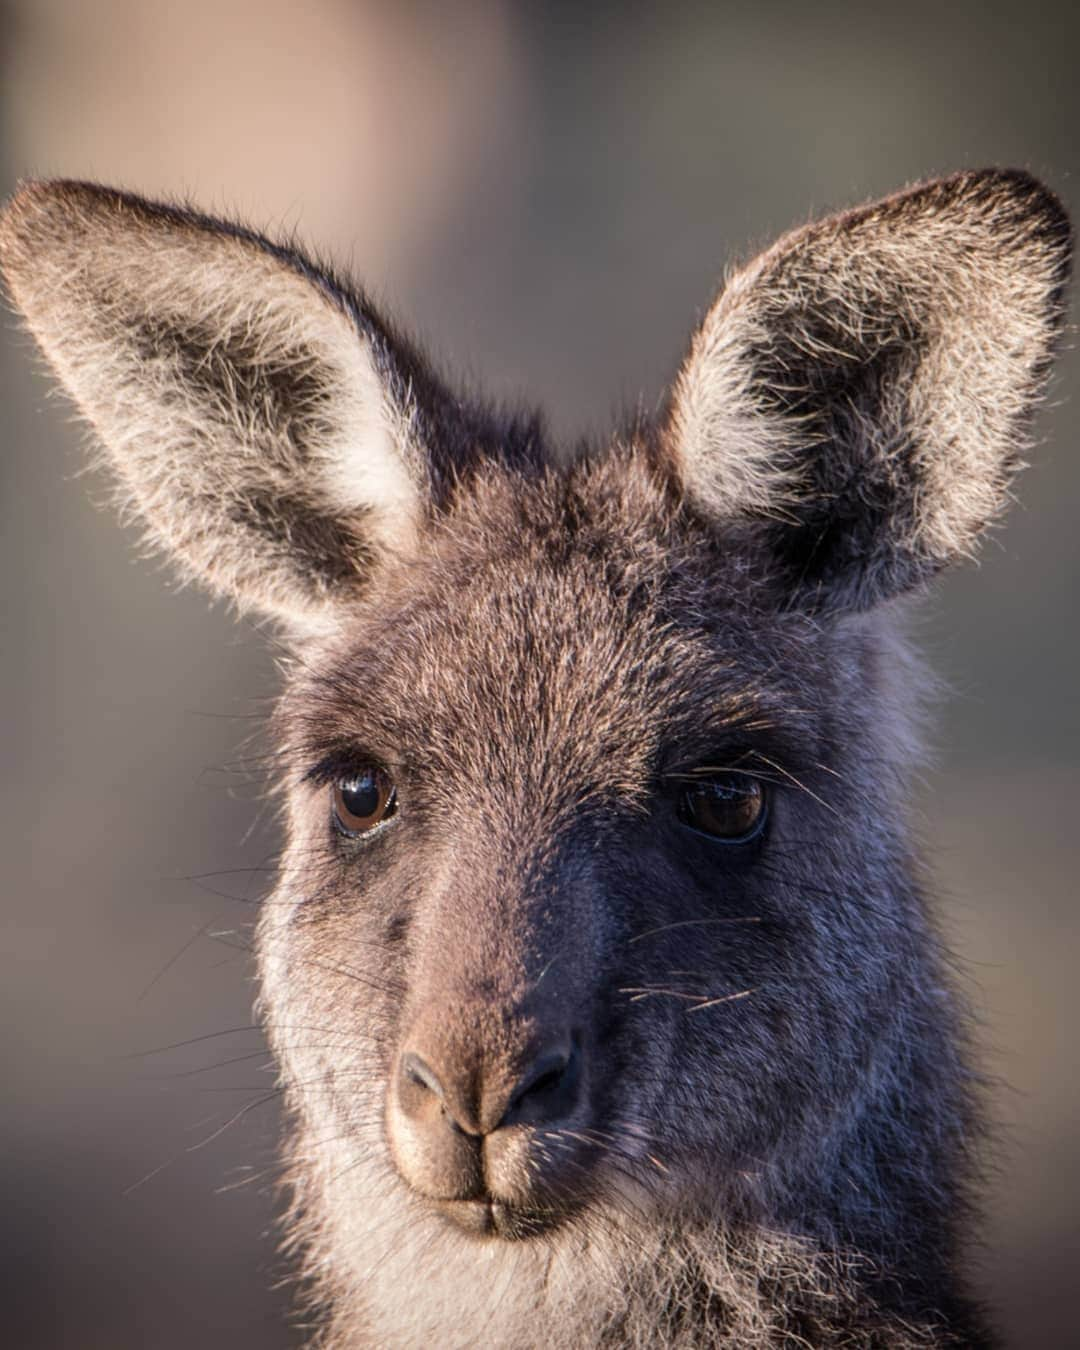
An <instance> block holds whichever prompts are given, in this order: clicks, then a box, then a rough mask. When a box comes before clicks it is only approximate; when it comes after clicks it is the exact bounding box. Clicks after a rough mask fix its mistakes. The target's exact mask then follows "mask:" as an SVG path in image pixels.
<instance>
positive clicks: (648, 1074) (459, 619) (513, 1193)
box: [0, 171, 1069, 1299]
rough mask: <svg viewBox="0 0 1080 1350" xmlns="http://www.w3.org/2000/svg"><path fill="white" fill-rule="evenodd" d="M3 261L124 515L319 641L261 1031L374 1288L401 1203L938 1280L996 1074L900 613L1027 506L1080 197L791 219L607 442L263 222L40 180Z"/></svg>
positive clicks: (340, 1259) (306, 1167)
mask: <svg viewBox="0 0 1080 1350" xmlns="http://www.w3.org/2000/svg"><path fill="white" fill-rule="evenodd" d="M0 250H2V253H0V256H2V260H3V267H4V270H5V271H6V273H7V276H8V279H9V284H10V287H11V290H12V293H13V295H14V298H15V301H16V303H17V304H18V306H19V307H20V308H21V309H22V310H23V312H24V313H25V315H26V317H27V320H28V322H29V324H30V326H31V328H32V330H33V332H34V334H35V336H36V337H37V339H38V340H39V342H40V343H41V345H42V347H43V348H44V350H45V352H46V354H47V356H48V357H49V359H50V361H51V362H52V363H53V365H54V366H55V367H56V369H57V371H58V372H59V375H60V377H61V379H62V380H63V382H64V384H65V385H66V386H67V388H68V390H69V391H70V392H71V394H72V395H73V397H74V398H75V400H76V401H77V403H78V405H79V407H80V409H81V410H82V411H83V413H84V414H85V415H86V417H87V418H88V419H89V421H90V422H91V423H92V424H93V426H94V428H95V430H96V432H97V433H98V436H99V438H100V441H101V444H102V445H103V447H104V454H105V457H106V459H107V461H108V464H109V466H110V468H111V470H112V472H113V475H114V478H115V480H116V482H117V483H118V485H119V487H120V489H121V493H122V498H123V501H124V503H125V505H126V506H127V507H128V508H129V509H130V510H131V511H132V512H133V513H134V514H135V515H136V516H137V517H138V518H139V519H140V520H141V521H142V522H143V523H144V524H145V527H146V529H147V531H148V533H149V536H150V538H151V539H152V540H153V541H154V542H155V543H156V544H159V545H161V546H162V547H163V548H164V549H166V550H167V551H168V552H169V553H170V554H171V555H172V556H173V557H174V558H175V559H177V561H178V562H179V564H180V565H181V567H182V568H183V569H184V571H185V573H186V574H188V575H191V576H193V577H197V578H199V579H200V580H201V581H203V582H204V583H205V584H206V585H207V586H208V587H209V588H210V589H211V590H212V591H214V592H215V593H217V594H219V595H222V596H226V597H228V598H229V599H231V600H233V601H235V602H236V603H237V604H238V605H239V606H242V607H244V608H245V609H250V610H253V611H255V612H257V613H260V614H262V615H266V616H270V617H271V618H272V619H274V620H277V621H278V622H279V623H280V625H281V627H282V630H283V634H284V639H285V641H286V642H287V643H288V644H289V645H290V647H291V650H292V652H293V659H292V660H291V661H290V662H289V663H288V669H287V672H286V688H285V691H284V693H283V695H282V698H281V702H280V707H279V710H278V714H277V726H278V732H279V735H280V743H281V752H282V764H283V777H284V781H285V786H286V788H287V796H286V800H287V814H288V842H287V846H286V849H285V852H284V856H283V860H282V864H281V871H280V880H279V884H278V887H277V890H276V892H275V894H274V895H273V896H272V898H271V899H270V900H269V901H268V903H267V905H266V909H265V912H264V916H263V918H262V921H261V925H260V939H259V952H260V968H261V977H262V1010H263V1015H264V1017H265V1020H266V1024H267V1026H268V1028H269V1032H270V1035H271V1038H272V1041H273V1044H274V1047H275V1049H276V1052H277V1055H278V1057H279V1059H280V1062H281V1065H282V1070H283V1074H284V1079H285V1082H286V1084H287V1087H288V1091H289V1097H290V1101H291V1105H292V1108H293V1111H294V1113H295V1115H296V1119H297V1141H298V1142H297V1150H296V1152H297V1159H298V1162H297V1185H298V1187H299V1189H300V1192H301V1205H302V1207H303V1209H304V1210H305V1212H306V1213H307V1215H308V1220H307V1222H308V1224H309V1229H310V1231H309V1234H308V1236H309V1237H310V1238H311V1240H312V1241H314V1242H321V1243H322V1247H323V1251H324V1253H325V1254H326V1255H325V1261H326V1263H327V1264H333V1265H334V1266H335V1267H336V1269H337V1271H338V1276H337V1277H336V1278H338V1279H339V1283H341V1284H342V1285H348V1283H349V1281H350V1280H351V1281H353V1283H354V1284H358V1283H361V1282H365V1289H366V1293H365V1297H367V1298H368V1299H372V1298H374V1295H373V1294H372V1292H371V1290H372V1288H373V1287H374V1286H376V1285H377V1284H378V1282H379V1280H380V1279H381V1278H383V1277H382V1275H380V1273H379V1263H377V1262H376V1263H373V1262H372V1261H371V1253H372V1250H373V1249H376V1248H377V1249H379V1250H382V1249H383V1248H385V1250H386V1252H387V1262H388V1263H384V1268H385V1269H387V1270H389V1269H390V1268H391V1267H392V1265H393V1262H392V1261H390V1260H389V1257H390V1254H391V1247H392V1244H391V1242H390V1238H389V1237H388V1236H387V1234H386V1229H387V1224H388V1223H389V1222H390V1218H389V1217H388V1216H391V1215H393V1214H396V1213H400V1212H401V1211H402V1209H403V1208H404V1209H405V1211H407V1213H408V1214H409V1215H410V1216H411V1218H412V1221H413V1222H414V1223H415V1224H416V1225H419V1229H420V1231H422V1232H425V1233H427V1234H429V1240H430V1242H431V1243H433V1244H436V1246H434V1247H433V1248H430V1249H428V1248H422V1250H423V1251H424V1252H425V1253H429V1251H430V1250H435V1251H439V1250H442V1249H441V1248H439V1247H438V1246H437V1243H438V1242H439V1241H440V1240H441V1238H440V1236H439V1235H445V1234H453V1235H458V1234H459V1232H460V1230H462V1229H464V1230H465V1231H466V1232H468V1233H470V1234H473V1235H475V1236H476V1237H477V1238H481V1237H488V1238H494V1239H496V1240H498V1239H501V1238H505V1239H513V1238H518V1239H531V1238H534V1237H539V1236H540V1235H544V1239H545V1240H546V1241H547V1242H548V1243H555V1242H558V1241H559V1240H561V1238H560V1235H562V1234H564V1233H574V1232H582V1231H587V1230H588V1224H589V1222H590V1219H593V1220H595V1218H596V1216H597V1215H600V1214H605V1215H607V1216H608V1217H609V1219H610V1220H611V1222H615V1220H614V1219H613V1218H611V1216H618V1215H621V1216H622V1219H623V1221H624V1222H625V1223H638V1222H639V1221H641V1222H642V1223H645V1224H646V1225H652V1226H653V1227H654V1228H655V1227H657V1226H659V1227H661V1228H662V1227H663V1226H664V1224H667V1225H668V1226H669V1228H670V1226H671V1225H675V1224H678V1225H681V1226H682V1227H684V1228H685V1227H687V1226H692V1225H693V1224H696V1223H703V1224H708V1223H715V1222H717V1221H720V1220H722V1221H723V1222H724V1223H726V1224H733V1223H744V1224H752V1223H755V1222H759V1221H760V1222H763V1223H767V1224H768V1225H770V1226H771V1227H773V1228H777V1227H779V1228H782V1229H785V1230H786V1231H795V1232H798V1233H800V1234H804V1235H806V1236H808V1237H811V1238H813V1239H814V1240H819V1241H821V1242H825V1243H828V1242H830V1241H833V1242H839V1243H840V1244H841V1245H843V1246H844V1247H845V1248H852V1249H856V1250H864V1251H870V1252H871V1253H872V1254H873V1255H874V1256H875V1257H876V1258H879V1259H880V1260H882V1261H884V1262H891V1263H892V1265H893V1266H894V1267H895V1266H896V1265H897V1263H899V1264H900V1265H901V1266H902V1265H903V1264H904V1263H905V1262H907V1263H908V1265H912V1263H914V1265H917V1266H919V1267H920V1269H921V1268H923V1267H927V1266H928V1264H930V1263H931V1261H930V1257H928V1255H927V1253H928V1252H931V1251H933V1252H944V1251H945V1250H946V1249H947V1248H948V1247H949V1245H950V1244H951V1241H952V1228H953V1222H952V1218H951V1215H950V1211H951V1209H952V1208H953V1197H955V1195H956V1193H957V1191H958V1190H959V1189H961V1188H962V1186H963V1176H964V1171H965V1165H964V1156H965V1152H966V1149H967V1146H968V1145H967V1131H968V1125H969V1115H968V1108H967V1104H966V1098H967V1092H966V1088H965V1087H964V1086H963V1083H964V1073H963V1070H962V1068H961V1067H960V1062H959V1051H958V1050H957V1047H956V1034H955V1027H954V1020H955V1014H954V1012H953V1010H952V1008H953V1003H952V999H951V995H949V994H948V993H947V992H943V988H944V986H943V984H942V982H941V978H940V972H939V971H938V968H937V961H936V955H935V950H936V949H935V946H934V940H933V938H932V936H931V934H930V931H929V929H928V926H927V922H926V919H925V916H924V913H923V908H922V903H921V900H920V897H919V894H918V890H917V886H916V883H915V882H914V881H913V880H912V868H911V861H910V856H909V848H908V845H907V842H906V838H905V830H904V823H903V813H902V809H901V803H902V778H903V767H904V761H905V757H906V756H907V755H908V753H909V751H908V748H907V747H908V742H907V726H906V721H905V709H906V708H907V707H908V706H909V704H910V702H911V698H910V686H911V684H912V681H913V679H914V675H913V668H912V666H911V663H910V662H909V661H908V659H907V658H906V656H905V652H904V648H903V645H902V643H901V642H900V641H899V640H898V639H897V638H896V637H895V635H894V633H893V628H892V624H891V621H890V617H889V616H890V611H891V609H892V608H893V607H892V606H890V605H889V604H888V603H887V602H889V601H891V600H893V599H894V598H895V597H898V596H900V595H902V594H904V593H905V592H908V591H910V590H912V588H915V587H918V586H919V585H920V584H922V583H923V582H925V581H926V580H927V579H928V578H930V577H931V576H932V575H933V574H934V573H936V572H937V571H938V570H939V569H940V568H942V567H943V566H944V565H946V564H947V563H950V562H952V561H953V560H954V559H957V558H960V557H963V556H964V555H966V554H969V553H970V552H971V550H972V548H973V545H974V543H975V540H976V538H977V537H978V535H979V534H980V532H981V531H982V530H983V529H984V528H985V527H986V526H987V524H988V523H989V522H991V521H992V520H993V519H994V517H995V516H996V515H997V514H998V512H999V511H1000V510H1001V509H1002V507H1003V506H1004V504H1005V502H1006V498H1007V495H1008V489H1009V483H1010V479H1011V476H1012V474H1013V471H1014V470H1015V469H1016V467H1017V465H1018V463H1019V456H1020V454H1021V453H1022V450H1023V446H1024V438H1025V429H1026V425H1027V420H1028V416H1029V413H1030V410H1031V408H1032V405H1033V402H1034V400H1035V399H1036V397H1037V396H1038V394H1039V393H1040V391H1041V389H1042V386H1043V384H1044V380H1045V377H1046V374H1047V369H1048V362H1049V359H1050V356H1051V351H1052V346H1053V341H1054V338H1055V336H1056V334H1057V332H1058V329H1059V327H1060V323H1061V315H1062V292H1063V285H1064V281H1065V275H1066V270H1067V264H1068V254H1069V231H1068V226H1067V222H1066V219H1065V217H1064V214H1063V212H1062V209H1061V207H1060V205H1059V204H1058V202H1057V201H1056V199H1055V198H1054V197H1053V196H1052V195H1051V194H1049V193H1048V192H1047V191H1046V190H1045V189H1043V188H1042V187H1041V186H1040V185H1039V184H1037V183H1036V182H1034V181H1033V180H1032V179H1030V178H1028V177H1027V176H1025V175H1023V174H1021V173H1010V172H997V171H991V172H985V173H963V174H959V175H957V176H955V177H952V178H948V179H943V180H940V181H935V182H931V183H927V184H925V185H922V186H918V187H916V188H914V189H911V190H909V191H906V192H903V193H901V194H899V195H897V196H894V197H890V198H887V199H885V200H883V201H880V202H877V203H874V204H872V205H870V206H866V207H863V208H861V209H858V210H854V211H850V212H847V213H844V214H841V215H837V216H834V217H831V218H828V219H826V220H824V221H822V222H820V223H817V224H812V225H809V226H806V227H805V228H802V229H798V230H796V231H794V232H793V233H791V234H788V235H786V236H785V237H783V238H782V239H781V240H780V241H779V242H778V243H776V244H775V245H774V246H773V247H772V248H771V249H769V250H768V251H767V252H765V253H764V254H762V255H761V256H760V257H758V258H757V259H755V260H754V261H752V262H751V263H750V264H749V265H747V266H745V267H743V268H741V269H740V270H737V271H735V272H734V273H733V274H732V275H731V276H730V278H729V280H728V281H727V284H726V285H725V286H724V288H723V290H722V291H721V293H720V295H719V298H718V299H717V300H716V302H715V303H714V304H713V306H712V307H711V309H709V311H708V312H707V314H706V316H705V318H704V321H703V323H702V324H701V326H700V328H699V330H698V331H697V333H696V335H695V337H694V339H693V341H692V343H691V345H690V349H689V354H688V355H687V357H686V359H685V361H684V363H683V365H682V368H681V370H680V372H679V374H678V377H677V379H676V381H675V383H674V386H673V389H672V391H671V394H670V398H669V401H668V405H667V408H666V411H665V413H664V415H663V416H662V417H661V418H660V419H659V420H658V421H657V422H656V423H655V424H651V423H650V424H646V423H644V422H642V423H638V424H635V425H632V426H630V427H628V428H627V429H625V430H624V431H623V432H622V433H621V434H620V435H619V436H617V437H616V438H615V439H614V440H613V441H612V443H611V444H609V445H607V446H605V447H602V448H593V449H588V450H585V451H582V452H580V453H578V454H576V455H573V456H570V457H560V456H558V455H555V454H553V453H552V451H551V449H550V447H549V446H548V445H547V444H546V443H545V440H544V437H543V433H542V429H541V424H540V423H539V422H537V421H531V420H525V419H520V418H509V417H504V416H502V415H500V414H499V413H498V412H496V411H493V410H491V409H488V408H486V407H482V406H480V405H478V404H475V403H473V402H470V401H468V400H465V399H462V398H461V397H459V396H458V395H457V393H456V392H454V391H453V390H451V389H450V388H448V387H447V385H446V384H445V383H443V381H442V380H440V379H439V378H438V377H437V376H436V375H435V374H434V373H433V372H432V370H431V368H430V367H429V366H428V365H427V364H426V363H425V361H424V360H423V359H422V358H421V356H420V355H419V354H418V352H417V350H416V349H415V348H414V347H413V346H412V345H410V344H409V343H408V342H406V341H405V340H404V339H403V338H402V337H401V336H399V335H398V334H397V333H396V332H395V331H394V330H393V329H392V328H391V327H390V326H389V325H388V324H387V323H386V322H385V321H384V320H383V319H381V318H380V317H379V316H378V315H377V314H376V313H375V311H374V310H373V308H372V307H371V306H370V304H369V303H368V302H367V301H366V300H365V299H364V297H363V296H361V295H360V294H359V293H357V292H356V291H355V290H353V289H351V288H349V287H348V286H347V285H345V284H344V283H343V282H342V281H340V280H339V279H337V278H335V276H334V275H333V274H332V273H331V272H330V271H329V270H328V269H326V268H325V267H321V266H318V265H316V264H314V263H312V262H310V261H309V260H308V259H307V258H306V257H304V256H303V255H302V254H301V253H299V252H298V251H297V250H296V249H295V248H293V247H292V246H289V245H279V244H274V243H270V242H268V241H267V240H265V239H263V238H261V237H259V236H258V235H256V234H254V233H252V232H250V231H248V230H246V229H243V228H239V227H237V226H235V225H231V224H226V223H223V222H221V221H215V220H211V219H208V218H205V217H203V216H200V215H196V214H194V213H192V212H190V211H188V210H183V209H176V208H172V207H166V206H159V205H153V204H150V203H148V202H145V201H142V200H139V199H137V198H134V197H131V196H128V195H125V194H122V193H119V192H115V191H110V190H106V189H102V188H98V187H92V186H87V185H83V184H75V183H56V184H31V185H30V186H28V187H26V188H24V189H23V190H22V192H21V193H20V194H19V195H18V196H17V197H16V198H15V200H14V202H13V203H12V205H11V206H10V207H9V208H8V210H7V213H6V215H5V217H4V219H3V225H2V230H0ZM919 1178H923V1179H924V1180H925V1185H923V1186H922V1189H921V1190H920V1189H919V1187H920V1182H919ZM916 1192H918V1194H919V1196H920V1200H919V1203H914V1202H913V1200H912V1196H913V1195H915V1194H916ZM867 1196H870V1197H872V1203H871V1202H870V1201H868V1200H867V1199H866V1197H867ZM312 1216H313V1217H312ZM642 1216H645V1217H644V1218H642ZM316 1230H317V1235H315V1234H316ZM838 1235H839V1236H838ZM567 1240H569V1239H567ZM458 1242H459V1245H460V1237H458ZM466 1245H469V1244H466ZM532 1245H533V1244H531V1243H530V1242H528V1241H524V1242H522V1243H518V1244H517V1249H518V1250H527V1249H529V1248H530V1247H531V1246H532ZM361 1252H362V1253H364V1255H363V1259H361V1256H360V1255H358V1253H361ZM415 1259H416V1260H420V1257H416V1258H415ZM423 1259H424V1260H429V1256H428V1255H425V1256H424V1258H423ZM429 1264H430V1261H429ZM425 1269H426V1267H425ZM905 1269H906V1267H905ZM398 1278H399V1279H400V1271H399V1272H398ZM432 1278H434V1276H433V1277H432Z"/></svg>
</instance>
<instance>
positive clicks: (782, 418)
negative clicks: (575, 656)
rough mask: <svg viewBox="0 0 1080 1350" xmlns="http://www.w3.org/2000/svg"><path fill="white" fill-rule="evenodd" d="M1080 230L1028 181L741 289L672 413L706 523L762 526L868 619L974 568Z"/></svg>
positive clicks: (868, 217) (877, 224)
mask: <svg viewBox="0 0 1080 1350" xmlns="http://www.w3.org/2000/svg"><path fill="white" fill-rule="evenodd" d="M1070 249H1071V235H1070V228H1069V223H1068V218H1067V216H1066V214H1065V211H1064V209H1063V208H1062V206H1061V204H1060V202H1059V201H1058V200H1057V198H1056V197H1054V195H1053V194H1052V193H1050V192H1049V191H1048V190H1047V189H1046V188H1045V187H1043V186H1042V185H1041V184H1040V183H1038V182H1037V181H1036V180H1035V179H1033V178H1031V177H1029V176H1028V175H1027V174H1024V173H1021V172H1018V171H1003V170H989V171H985V172H979V173H974V172H973V173H960V174H956V175H955V176H953V177H951V178H944V179H939V180H936V181H933V182H929V183H925V184H922V185H920V186H918V187H915V188H912V189H910V190H908V191H906V192H902V193H899V194H897V195H896V196H892V197H887V198H885V199H884V200H882V201H879V202H874V203H872V204H871V205H868V206H864V207H861V208H859V209H857V210H853V211H848V212H845V213H843V214H840V215H836V216H831V217H829V218H827V219H825V220H822V221H820V222H819V223H817V224H812V225H809V226H806V227H804V228H802V229H798V230H795V231H793V232H792V233H790V234H787V235H785V236H784V237H783V238H781V239H780V240H779V241H778V242H777V243H776V244H775V245H774V246H773V247H772V248H770V249H769V250H768V251H767V252H765V253H763V254H762V255H761V256H760V257H758V258H757V259H755V260H754V261H753V262H751V263H750V264H749V265H748V266H747V267H745V268H743V269H742V270H740V271H737V272H735V273H734V274H733V275H732V276H731V278H730V279H729V281H728V283H727V285H726V286H725V287H724V289H723V291H722V292H721V294H720V296H719V298H718V299H717V300H716V302H715V304H714V305H713V307H712V308H711V309H710V311H709V312H708V314H707V316H706V318H705V321H704V323H703V324H702V326H701V328H700V330H699V331H698V333H697V335H696V337H695V339H694V342H693V345H692V347H691V351H690V354H689V356H688V358H687V360H686V363H685V365H684V367H683V369H682V372H681V374H680V375H679V378H678V382H677V384H676V386H675V389H674V391H673V396H672V402H671V415H670V422H669V427H668V436H669V445H670V450H671V453H672V455H673V456H674V458H675V460H676V463H677V465H678V469H679V473H680V476H681V478H682V481H683V484H684V486H685V488H686V491H687V493H688V495H689V496H690V498H691V500H692V501H693V502H694V503H695V505H696V506H697V507H698V509H699V510H700V511H701V512H702V513H704V514H706V515H708V516H711V517H712V518H714V519H716V520H717V521H720V522H724V523H725V524H728V525H736V526H737V525H738V524H740V523H743V524H745V525H748V526H750V527H753V528H758V529H760V530H761V532H762V533H763V534H764V535H765V536H766V537H767V538H768V539H769V541H770V543H771V546H772V548H773V552H774V556H775V557H776V559H777V560H778V562H779V565H780V567H781V569H782V570H783V571H784V572H785V574H786V576H787V577H788V579H789V581H790V583H791V584H792V585H795V586H796V587H797V588H798V589H799V590H801V592H802V594H803V599H804V601H805V602H808V603H812V604H815V605H824V606H841V607H848V606H855V607H861V606H863V605H866V604H870V603H873V602H874V601H876V600H877V599H880V598H882V597H885V596H887V595H890V594H893V593H895V592H897V591H899V590H902V589H905V588H906V587H908V586H910V585H913V584H915V583H917V582H918V581H919V580H921V579H922V578H924V577H926V576H929V575H930V574H932V573H933V572H934V571H936V570H937V569H938V568H939V567H940V566H942V565H943V564H945V563H947V562H949V561H951V560H952V559H954V558H956V557H958V556H961V555H964V554H967V553H969V552H970V551H971V550H972V547H973V544H974V541H975V538H976V536H977V535H978V534H979V532H980V531H981V530H982V529H983V528H984V527H985V526H986V525H987V523H988V522H989V521H990V520H992V518H993V517H994V516H995V515H996V514H997V513H998V512H999V511H1000V510H1001V508H1002V506H1003V505H1004V503H1005V501H1006V498H1007V490H1008V483H1009V479H1010V477H1011V475H1012V473H1013V471H1014V470H1015V469H1016V468H1017V467H1018V465H1019V462H1020V456H1021V454H1022V452H1023V449H1024V445H1025V438H1026V430H1027V424H1028V421H1029V417H1030V413H1031V410H1032V407H1033V404H1034V403H1035V401H1036V400H1037V398H1038V396H1039V394H1040V393H1041V392H1042V387H1043V384H1044V381H1045V378H1046V375H1047V373H1048V368H1049V360H1050V357H1051V355H1052V349H1053V345H1054V340H1055V338H1056V336H1057V334H1058V332H1059V330H1060V328H1061V324H1062V318H1063V291H1064V285H1065V282H1066V279H1067V275H1068V270H1069V259H1070Z"/></svg>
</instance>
